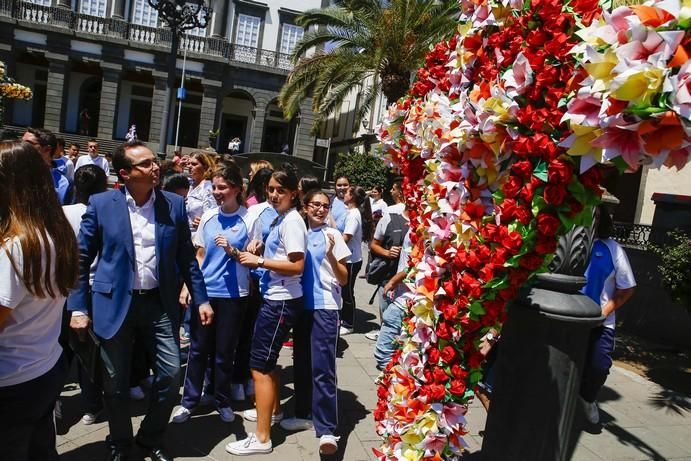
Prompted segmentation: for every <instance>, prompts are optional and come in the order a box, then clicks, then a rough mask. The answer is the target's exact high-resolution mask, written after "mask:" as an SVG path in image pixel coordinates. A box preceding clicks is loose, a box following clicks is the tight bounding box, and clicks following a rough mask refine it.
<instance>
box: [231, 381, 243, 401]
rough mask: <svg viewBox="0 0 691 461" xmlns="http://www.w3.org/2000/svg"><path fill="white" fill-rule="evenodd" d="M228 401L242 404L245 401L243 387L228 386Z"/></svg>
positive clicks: (237, 385) (238, 385)
mask: <svg viewBox="0 0 691 461" xmlns="http://www.w3.org/2000/svg"><path fill="white" fill-rule="evenodd" d="M230 399H231V400H233V401H235V402H242V401H244V400H245V386H243V385H242V384H231V385H230Z"/></svg>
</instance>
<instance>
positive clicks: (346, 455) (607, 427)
mask: <svg viewBox="0 0 691 461" xmlns="http://www.w3.org/2000/svg"><path fill="white" fill-rule="evenodd" d="M355 291H356V298H357V305H358V309H359V310H358V316H357V321H356V333H355V334H352V335H349V336H346V337H343V338H341V339H340V342H339V348H338V350H339V353H338V360H337V368H338V388H339V395H338V401H339V411H340V416H339V430H338V435H340V436H341V440H340V442H339V450H338V452H337V453H336V454H335V455H333V456H329V457H324V459H325V460H331V459H333V460H339V461H340V460H345V461H369V460H375V459H376V458H375V456H374V454H373V452H372V448H375V447H378V446H379V444H380V439H379V437H378V436H377V434H376V433H375V431H374V420H373V418H372V409H373V408H374V407H375V405H376V386H375V384H374V380H375V378H376V377H377V375H378V372H377V370H376V368H375V361H374V358H373V357H372V353H373V349H374V343H373V342H372V341H369V340H368V339H366V338H365V337H364V333H366V332H367V331H369V330H371V329H373V328H375V327H376V326H377V322H378V317H379V316H378V307H377V304H376V301H375V302H374V303H373V304H372V305H369V304H368V301H369V298H370V296H371V295H372V292H373V287H372V286H371V285H368V284H367V283H366V282H365V281H364V280H363V279H358V281H357V283H356V288H355ZM279 363H280V365H281V366H282V367H283V369H282V382H281V400H282V402H283V408H284V414H285V415H287V416H290V415H291V412H292V402H291V395H292V387H293V385H292V350H291V349H286V348H284V349H283V351H282V352H281V358H280V361H279ZM75 375H76V374H75V373H72V376H73V378H72V379H71V380H70V382H69V383H68V384H67V385H66V386H65V389H64V391H63V393H62V397H61V399H62V402H63V420H62V421H60V422H59V423H58V434H59V435H58V440H57V443H58V452H59V453H60V454H61V459H62V461H90V460H98V461H101V460H104V459H106V458H105V456H106V450H105V444H104V439H105V437H106V435H108V426H107V423H106V422H105V419H104V417H103V416H102V417H101V418H99V420H98V422H97V423H96V424H93V425H89V426H85V425H83V424H82V423H81V422H80V421H79V420H80V418H81V416H82V414H81V411H80V403H79V395H78V394H79V389H78V385H77V384H75V382H76V379H74V376H75ZM181 393H182V390H181ZM600 401H601V404H600V408H601V419H602V423H603V424H602V426H601V427H600V428H593V427H587V428H586V430H584V431H582V432H581V433H580V436H579V439H578V443H577V445H576V449H575V452H574V453H573V456H572V458H571V459H572V460H574V461H601V460H604V461H638V460H679V461H681V460H685V461H691V398H689V396H685V395H683V394H678V393H675V392H673V391H671V390H667V389H664V388H662V387H660V386H658V385H657V384H655V383H652V382H650V381H648V380H646V379H645V378H642V377H640V376H639V375H637V374H634V373H632V372H630V371H627V370H624V369H622V368H619V367H616V366H615V367H614V368H613V370H612V373H611V374H610V376H609V379H608V380H607V384H606V385H605V388H604V389H603V391H602V393H601V395H600ZM536 404H537V403H536ZM247 408H249V404H246V403H243V404H237V405H234V406H233V409H234V410H235V413H236V415H237V416H236V418H235V421H234V422H233V423H230V424H228V423H224V422H222V421H221V420H220V419H219V417H218V414H217V413H216V412H215V411H214V410H213V409H212V408H207V409H205V410H203V411H200V412H199V413H195V414H194V415H193V417H192V418H191V419H190V420H189V421H187V422H186V423H183V424H173V423H171V424H170V426H169V429H168V432H167V436H166V447H167V451H168V452H169V454H171V455H172V456H174V457H175V459H176V460H178V461H184V460H226V461H228V460H234V459H246V460H248V461H251V460H255V459H256V460H269V459H270V460H283V461H293V460H294V461H299V460H305V461H307V460H317V459H319V457H320V456H319V442H318V439H317V438H316V436H315V435H314V432H313V431H304V432H298V433H288V432H286V431H284V430H283V429H281V428H280V427H279V426H278V425H276V426H274V429H273V432H272V440H273V445H274V451H273V453H272V454H270V455H257V456H250V457H235V456H231V455H230V454H228V453H226V451H225V449H224V447H225V445H226V444H227V443H228V442H232V441H235V440H237V439H241V438H244V435H245V433H246V432H252V431H254V427H255V424H254V423H251V422H248V421H243V420H242V417H241V412H242V410H244V409H247ZM145 411H146V403H145V401H144V402H133V403H132V405H131V412H132V415H133V424H134V427H135V431H136V429H137V427H138V425H139V423H140V421H141V418H142V415H143V414H144V412H145ZM467 418H468V429H469V431H470V432H469V435H468V436H467V437H466V438H465V440H466V442H467V443H468V445H469V452H478V451H479V450H480V447H481V444H482V437H480V436H479V434H478V432H479V431H481V430H482V429H483V428H484V424H485V418H486V414H485V411H484V409H483V408H482V406H481V405H480V404H479V402H477V401H476V402H474V403H473V404H472V405H471V406H470V409H469V412H468V416H467ZM579 421H582V416H581V415H579ZM537 436H539V435H537ZM526 443H530V442H529V441H526ZM135 459H136V458H135Z"/></svg>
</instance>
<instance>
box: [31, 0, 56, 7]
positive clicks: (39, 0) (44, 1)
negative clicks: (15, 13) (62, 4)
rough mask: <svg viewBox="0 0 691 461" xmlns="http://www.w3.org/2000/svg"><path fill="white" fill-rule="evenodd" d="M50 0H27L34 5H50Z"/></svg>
mask: <svg viewBox="0 0 691 461" xmlns="http://www.w3.org/2000/svg"><path fill="white" fill-rule="evenodd" d="M50 2H51V0H29V3H33V4H34V5H41V6H50Z"/></svg>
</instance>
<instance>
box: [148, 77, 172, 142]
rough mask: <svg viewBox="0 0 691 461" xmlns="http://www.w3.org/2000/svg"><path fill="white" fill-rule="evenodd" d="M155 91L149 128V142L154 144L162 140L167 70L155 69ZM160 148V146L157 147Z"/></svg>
mask: <svg viewBox="0 0 691 461" xmlns="http://www.w3.org/2000/svg"><path fill="white" fill-rule="evenodd" d="M152 75H153V77H154V93H153V98H152V99H151V125H150V128H149V143H150V144H152V145H154V144H158V143H159V142H160V141H161V136H160V134H161V115H162V114H163V107H164V105H165V103H166V79H167V78H168V76H167V74H166V73H165V72H158V71H153V72H152ZM156 149H158V147H157V148H156Z"/></svg>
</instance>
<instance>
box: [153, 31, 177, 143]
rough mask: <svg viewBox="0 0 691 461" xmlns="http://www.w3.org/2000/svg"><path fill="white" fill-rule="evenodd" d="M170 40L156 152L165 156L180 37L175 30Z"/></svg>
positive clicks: (170, 123) (173, 97)
mask: <svg viewBox="0 0 691 461" xmlns="http://www.w3.org/2000/svg"><path fill="white" fill-rule="evenodd" d="M170 32H171V34H172V39H171V42H170V55H169V56H168V82H167V84H166V103H165V105H164V106H163V113H162V114H161V134H160V136H161V137H160V141H159V146H158V150H159V153H161V154H166V153H167V152H166V150H167V148H168V135H169V134H170V127H171V126H172V122H171V119H172V118H173V117H172V115H173V113H172V112H173V106H174V103H175V77H176V74H177V58H178V46H179V43H180V37H179V36H178V31H177V29H171V31H170Z"/></svg>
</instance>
